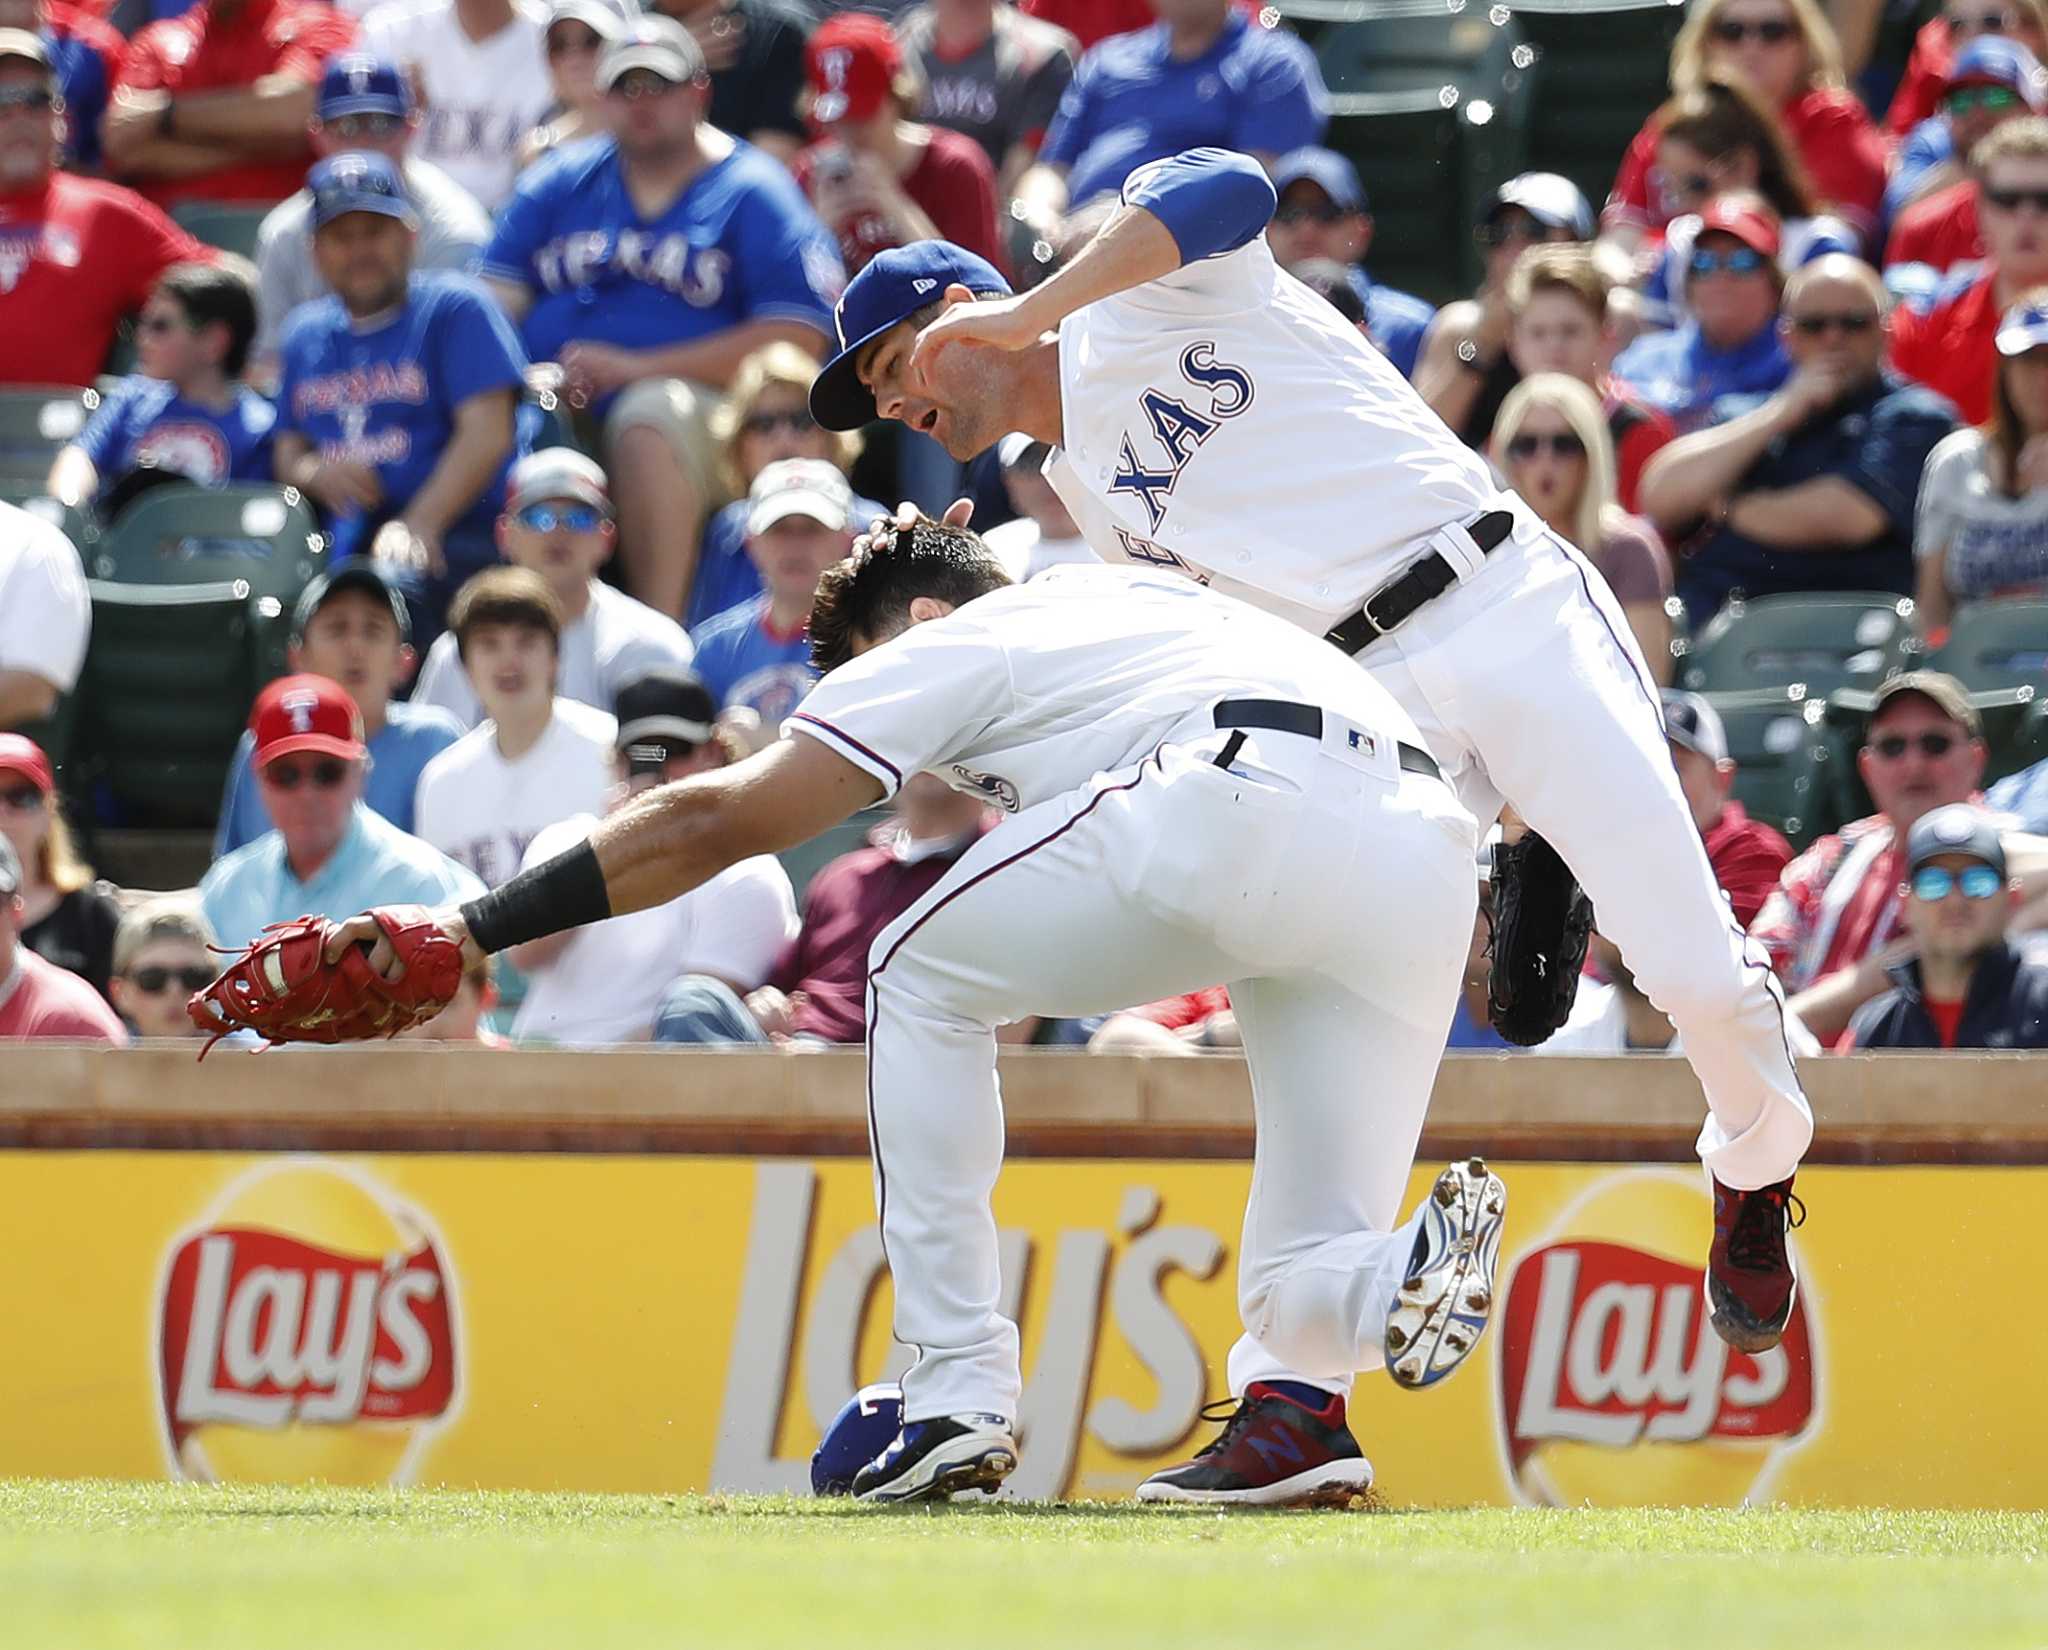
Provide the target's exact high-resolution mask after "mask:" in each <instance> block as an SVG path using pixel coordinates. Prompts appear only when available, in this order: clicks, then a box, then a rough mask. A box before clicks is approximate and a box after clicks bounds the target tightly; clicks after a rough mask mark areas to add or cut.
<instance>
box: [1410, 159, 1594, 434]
mask: <svg viewBox="0 0 2048 1650" xmlns="http://www.w3.org/2000/svg"><path fill="white" fill-rule="evenodd" d="M1472 235H1473V238H1474V239H1475V240H1477V241H1478V242H1479V244H1480V246H1481V247H1483V248H1484V249H1485V252H1486V279H1485V280H1484V281H1483V282H1481V284H1480V287H1479V291H1478V293H1477V295H1476V296H1474V297H1471V298H1463V299H1460V300H1459V301H1458V302H1456V303H1451V304H1446V305H1444V307H1443V308H1442V309H1441V310H1440V311H1439V312H1438V313H1437V317H1436V320H1435V322H1434V323H1433V324H1432V325H1431V327H1430V329H1429V332H1428V335H1427V336H1426V337H1425V338H1424V339H1423V342H1422V354H1421V356H1420V358H1419V359H1418V360H1417V361H1416V363H1415V373H1414V377H1415V388H1416V389H1417V391H1418V392H1420V394H1421V396H1422V399H1423V400H1425V401H1427V402H1428V403H1429V404H1430V406H1431V408H1433V409H1434V410H1435V412H1436V415H1437V416H1438V417H1439V418H1441V419H1442V420H1443V421H1444V422H1445V423H1446V424H1448V425H1450V427H1451V428H1452V429H1453V430H1455V431H1456V432H1457V434H1458V438H1459V439H1460V440H1461V441H1464V442H1467V443H1469V444H1470V445H1471V446H1474V447H1478V448H1481V449H1483V448H1484V447H1485V446H1486V442H1487V438H1488V437H1489V436H1490V435H1492V433H1493V420H1494V415H1495V414H1496V413H1498V412H1499V411H1500V404H1501V402H1503V401H1504V400H1506V399H1507V393H1508V391H1509V390H1511V389H1513V388H1514V387H1515V380H1516V379H1517V378H1518V377H1519V376H1520V374H1519V373H1517V372H1516V370H1515V364H1514V362H1513V361H1512V360H1511V359H1509V356H1508V351H1507V342H1508V302H1507V289H1508V272H1509V271H1510V270H1512V269H1513V268H1514V266H1515V260H1516V259H1517V258H1519V257H1520V256H1521V254H1522V251H1523V249H1524V248H1525V247H1531V246H1537V245H1542V244H1546V243H1553V242H1566V241H1589V240H1591V239H1592V238H1593V209H1592V207H1590V206H1588V205H1587V204H1586V197H1585V196H1584V195H1582V194H1580V193H1579V191H1578V186H1577V185H1576V184H1574V183H1573V182H1572V181H1571V180H1570V179H1569V178H1562V177H1559V176H1558V175H1557V174H1556V173H1555V172H1524V173H1523V174H1522V175H1521V176H1520V177H1518V178H1510V179H1509V180H1508V181H1507V182H1506V183H1504V184H1502V185H1501V186H1500V187H1499V188H1498V189H1496V190H1495V191H1494V192H1493V193H1492V194H1491V195H1490V196H1488V197H1487V201H1486V205H1485V207H1484V208H1483V209H1482V210H1481V212H1480V214H1479V223H1478V226H1477V227H1476V228H1475V229H1474V230H1473V231H1472Z"/></svg>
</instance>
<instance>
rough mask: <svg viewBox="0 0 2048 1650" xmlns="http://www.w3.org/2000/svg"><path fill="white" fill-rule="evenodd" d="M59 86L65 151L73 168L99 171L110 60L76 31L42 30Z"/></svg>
mask: <svg viewBox="0 0 2048 1650" xmlns="http://www.w3.org/2000/svg"><path fill="white" fill-rule="evenodd" d="M41 39H42V42H43V46H44V48H45V49H46V50H47V51H48V52H49V54H50V67H51V68H52V69H53V70H54V71H55V72H56V76H57V89H58V91H60V92H62V93H63V94H64V152H65V153H66V154H67V155H69V156H70V157H71V166H70V170H72V171H76V172H96V171H98V170H99V164H100V118H101V116H103V115H105V114H106V112H107V90H108V88H107V60H106V59H105V58H103V57H101V56H100V54H99V53H98V52H96V51H94V50H93V49H92V47H90V46H89V45H87V44H86V43H85V42H84V41H83V40H80V39H79V38H78V37H77V36H76V35H72V34H59V33H58V32H57V31H56V30H55V29H52V28H48V27H45V28H44V29H43V30H42V31H41Z"/></svg>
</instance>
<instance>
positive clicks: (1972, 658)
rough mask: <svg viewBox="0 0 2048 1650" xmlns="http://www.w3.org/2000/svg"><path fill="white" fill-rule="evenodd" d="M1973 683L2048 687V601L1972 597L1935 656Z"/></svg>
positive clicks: (1941, 664) (1964, 681)
mask: <svg viewBox="0 0 2048 1650" xmlns="http://www.w3.org/2000/svg"><path fill="white" fill-rule="evenodd" d="M1931 663H1932V664H1933V666H1934V668H1935V669H1937V670H1945V671H1947V672H1948V673H1949V674H1950V675H1951V676H1953V677H1955V678H1956V680H1957V681H1959V682H1961V683H1962V684H1963V686H1965V687H1967V688H1971V689H1981V688H2000V687H2022V686H2026V685H2029V684H2031V685H2034V686H2037V687H2041V688H2048V602H2023V601H1989V602H1973V603H1971V604H1970V605H1969V606H1968V607H1965V608H1962V609H1960V610H1959V611H1958V612H1957V614H1956V616H1955V619H1954V622H1953V623H1951V624H1950V626H1949V632H1948V640H1947V641H1946V642H1944V643H1943V644H1942V647H1941V651H1940V652H1939V653H1938V654H1936V655H1935V657H1934V659H1933V660H1932V661H1931Z"/></svg>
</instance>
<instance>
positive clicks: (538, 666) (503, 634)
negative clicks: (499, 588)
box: [462, 624, 555, 718]
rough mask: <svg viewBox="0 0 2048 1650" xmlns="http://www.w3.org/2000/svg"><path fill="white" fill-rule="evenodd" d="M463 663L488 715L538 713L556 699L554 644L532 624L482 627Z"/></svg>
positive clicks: (473, 634)
mask: <svg viewBox="0 0 2048 1650" xmlns="http://www.w3.org/2000/svg"><path fill="white" fill-rule="evenodd" d="M462 663H463V665H464V667H465V668H466V669H467V670H468V671H469V684H470V686H471V687H473V688H475V689H476V696H477V698H478V699H480V700H481V701H483V707H484V713H485V714H486V715H487V716H490V717H493V718H505V717H511V716H516V715H518V714H519V713H521V712H530V711H534V710H537V709H539V708H540V707H541V706H543V705H545V704H547V703H549V702H550V701H551V700H552V699H553V698H554V696H555V644H554V642H553V640H552V639H551V638H550V637H549V635H548V633H547V632H546V631H545V630H537V629H535V628H534V627H533V626H531V625H523V624H480V625H478V626H477V627H476V628H475V629H474V630H472V631H471V632H470V633H469V641H468V644H467V645H466V646H465V647H464V648H463V650H462Z"/></svg>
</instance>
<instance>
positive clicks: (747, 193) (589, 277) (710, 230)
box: [478, 137, 846, 361]
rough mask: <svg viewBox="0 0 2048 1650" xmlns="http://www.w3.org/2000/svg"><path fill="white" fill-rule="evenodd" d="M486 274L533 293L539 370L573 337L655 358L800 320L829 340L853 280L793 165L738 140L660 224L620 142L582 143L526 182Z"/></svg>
mask: <svg viewBox="0 0 2048 1650" xmlns="http://www.w3.org/2000/svg"><path fill="white" fill-rule="evenodd" d="M478 269H479V271H480V272H481V273H483V274H485V275H488V276H490V277H491V278H492V279H493V280H499V281H505V282H508V283H510V284H512V285H515V286H520V287H523V288H525V289H526V290H527V291H528V292H530V293H532V294H533V297H534V303H533V307H532V309H530V310H529V311H528V312H527V315H526V321H525V324H524V329H523V331H524V336H525V340H526V347H527V349H528V351H529V352H530V353H531V354H532V356H533V358H534V359H535V360H536V361H551V360H553V359H555V357H556V356H558V355H560V354H561V351H562V346H563V345H564V344H566V343H569V342H571V341H572V340H579V339H580V340H585V341H588V342H594V343H603V344H613V345H616V346H618V347H619V348H622V349H654V348H661V347H665V346H669V345H673V344H686V343H689V342H690V341H691V340H693V339H697V338H706V337H710V336H712V335H713V334H715V333H721V332H726V331H729V330H731V329H732V328H733V327H736V326H738V325H740V324H741V323H742V322H745V321H770V320H779V321H801V322H803V323H805V324H806V325H808V326H813V327H816V328H817V329H818V331H819V332H820V333H822V334H823V335H824V336H825V337H827V338H830V337H832V336H833V327H832V306H833V305H834V304H835V303H837V302H838V300H839V290H840V288H841V287H842V286H844V285H845V282H846V272H845V270H844V268H843V267H842V266H841V264H840V262H839V249H838V247H837V245H836V244H834V242H833V239H832V237H831V236H830V235H829V234H827V233H826V231H825V226H824V225H823V224H821V223H820V222H819V221H818V216H817V214H816V213H815V212H813V211H812V210H811V207H810V203H809V202H808V201H806V200H805V199H804V196H803V191H802V190H801V189H799V188H798V187H797V185H796V180H795V179H794V178H792V177H791V176H790V175H789V170H788V168H787V167H785V166H783V165H782V164H781V163H779V162H777V161H774V160H771V159H769V157H768V156H766V155H764V154H763V153H762V152H761V151H760V150H758V149H756V148H755V147H754V146H753V145H752V144H750V143H742V142H737V141H736V142H735V143H734V145H733V151H732V153H731V154H730V155H728V156H726V158H725V159H724V160H721V161H719V162H717V163H716V164H715V165H712V166H710V167H707V168H706V169H705V170H704V171H702V172H700V173H699V174H698V175H697V176H696V177H695V178H693V179H691V181H690V183H689V185H688V187H687V188H685V189H684V190H683V192H682V194H681V195H679V196H677V197H676V200H675V201H674V203H673V204H672V205H671V206H670V207H669V208H668V210H667V211H666V212H664V213H663V214H662V215H661V216H660V217H659V218H658V219H655V220H654V221H652V222H649V221H648V220H646V219H644V218H642V217H641V216H640V212H639V209H638V208H637V207H635V206H634V204H633V199H632V196H631V195H630V194H628V193H627V190H626V180H625V176H624V174H623V172H622V171H621V169H620V164H619V151H618V145H617V144H616V143H615V142H614V141H613V140H612V139H610V138H608V137H607V138H592V139H589V140H588V141H586V142H583V143H576V144H571V145H570V146H569V147H567V148H565V149H563V150H561V151H560V152H559V153H556V154H553V155H549V156H547V157H546V158H545V159H543V160H541V161H539V162H537V163H536V164H535V165H533V166H532V167H530V168H528V170H527V172H526V174H525V175H524V176H523V177H522V178H521V179H520V180H519V187H518V188H517V189H516V190H515V191H514V192H513V195H512V198H511V199H510V200H509V201H507V202H506V203H505V205H504V206H503V208H501V209H500V211H499V213H498V226H497V230H496V232H495V233H494V234H493V235H492V236H491V244H490V245H489V246H488V247H486V248H485V249H484V255H483V259H482V262H481V263H480V264H479V265H478Z"/></svg>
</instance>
